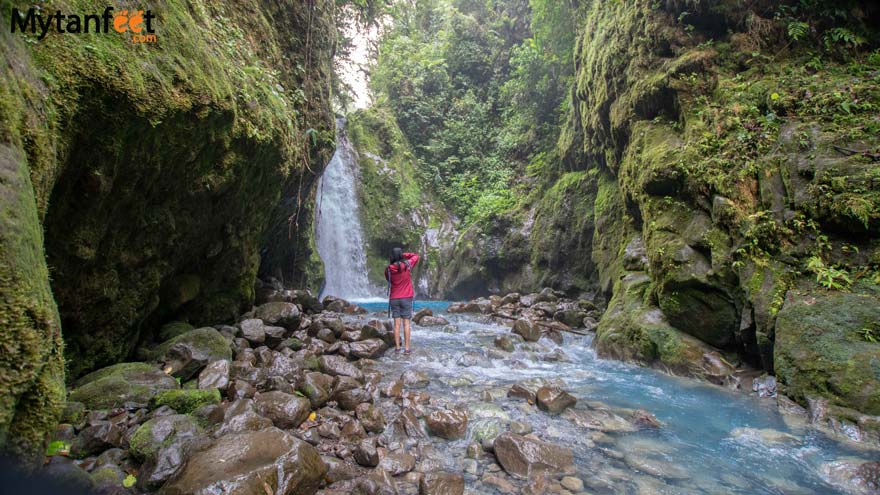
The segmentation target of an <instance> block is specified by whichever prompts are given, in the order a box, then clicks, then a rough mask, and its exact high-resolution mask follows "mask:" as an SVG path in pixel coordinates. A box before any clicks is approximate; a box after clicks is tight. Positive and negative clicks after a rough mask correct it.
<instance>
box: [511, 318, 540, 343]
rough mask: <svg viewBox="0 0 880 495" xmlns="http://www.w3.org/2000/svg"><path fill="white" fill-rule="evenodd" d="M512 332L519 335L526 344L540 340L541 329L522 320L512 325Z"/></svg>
mask: <svg viewBox="0 0 880 495" xmlns="http://www.w3.org/2000/svg"><path fill="white" fill-rule="evenodd" d="M512 332H513V333H515V334H517V335H519V336H520V337H522V338H523V339H525V340H526V341H527V342H537V341H538V340H539V339H540V338H541V329H540V328H538V326H537V325H535V324H533V323H532V322H531V321H529V320H526V319H524V318H520V319H519V320H516V322H515V323H514V324H513V330H512Z"/></svg>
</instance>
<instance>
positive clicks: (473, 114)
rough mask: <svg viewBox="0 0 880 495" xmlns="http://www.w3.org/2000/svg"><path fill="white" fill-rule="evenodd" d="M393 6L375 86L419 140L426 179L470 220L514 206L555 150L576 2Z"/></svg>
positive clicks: (470, 0)
mask: <svg viewBox="0 0 880 495" xmlns="http://www.w3.org/2000/svg"><path fill="white" fill-rule="evenodd" d="M391 15H392V16H393V18H394V20H395V24H394V28H393V29H391V30H390V31H389V32H388V33H386V34H385V35H384V37H383V38H382V39H381V41H380V43H379V59H378V62H377V64H376V67H375V69H374V70H373V73H372V85H373V88H374V91H375V92H376V93H377V94H378V98H379V101H380V102H381V103H382V104H387V106H388V107H390V109H391V110H392V111H393V112H394V115H395V116H396V118H397V122H398V124H399V125H400V129H401V130H402V131H403V134H404V135H405V136H406V138H407V140H408V141H409V143H410V144H411V145H412V147H413V151H414V153H415V155H416V159H417V170H418V171H419V173H420V179H422V183H423V184H425V185H430V186H431V187H432V188H433V189H434V190H435V191H436V193H437V194H438V196H439V198H440V199H441V201H442V202H443V203H444V204H445V205H447V206H448V207H449V208H450V209H451V211H452V213H453V214H455V215H457V216H458V217H459V218H461V219H463V220H464V222H465V224H470V223H482V222H486V221H487V220H489V219H491V218H492V217H494V216H497V215H500V214H502V213H504V212H505V211H508V210H510V209H511V208H512V207H513V206H514V205H515V204H516V200H515V195H516V192H514V191H516V189H514V188H513V185H514V183H515V179H516V177H517V176H518V175H519V174H520V173H522V172H523V171H524V170H525V168H526V165H528V164H529V163H539V162H540V161H542V158H540V157H541V156H542V155H541V154H542V153H548V152H550V153H552V152H554V150H555V147H554V144H555V139H556V129H557V125H558V122H559V120H560V118H561V115H562V113H563V110H564V108H565V105H566V102H567V100H566V99H565V96H566V95H567V91H568V86H569V82H570V79H571V75H572V70H573V68H572V66H571V64H570V62H569V61H570V60H571V53H572V50H573V48H574V45H573V40H574V32H575V31H574V30H575V11H574V10H572V8H571V7H569V5H568V3H567V2H552V1H546V0H532V1H531V2H529V1H527V0H516V1H506V2H502V1H499V0H488V1H474V0H455V1H452V2H413V3H412V4H410V3H401V4H399V5H398V6H396V7H395V8H394V9H392V11H391ZM535 167H537V165H536V166H533V169H534V168H535Z"/></svg>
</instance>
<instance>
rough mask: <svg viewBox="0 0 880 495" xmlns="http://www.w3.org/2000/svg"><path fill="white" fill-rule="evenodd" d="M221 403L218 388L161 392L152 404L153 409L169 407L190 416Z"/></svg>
mask: <svg viewBox="0 0 880 495" xmlns="http://www.w3.org/2000/svg"><path fill="white" fill-rule="evenodd" d="M219 403H220V391H219V390H217V389H216V388H212V389H208V390H193V389H183V390H166V391H164V392H159V393H158V394H156V396H155V397H154V398H153V400H152V401H151V402H150V405H151V406H152V407H153V408H156V407H159V406H168V407H170V408H171V409H174V410H175V411H177V412H178V413H180V414H189V413H191V412H193V411H195V410H196V409H198V408H200V407H202V406H206V405H209V404H219Z"/></svg>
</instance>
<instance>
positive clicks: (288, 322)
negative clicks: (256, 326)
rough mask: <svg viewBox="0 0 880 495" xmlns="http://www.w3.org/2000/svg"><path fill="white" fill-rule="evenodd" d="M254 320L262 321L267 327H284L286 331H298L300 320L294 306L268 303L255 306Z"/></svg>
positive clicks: (291, 304) (282, 303)
mask: <svg viewBox="0 0 880 495" xmlns="http://www.w3.org/2000/svg"><path fill="white" fill-rule="evenodd" d="M254 318H259V319H261V320H263V322H265V323H266V324H267V325H272V326H279V327H284V328H286V329H288V330H299V322H300V319H301V318H302V316H301V314H300V311H299V308H297V307H296V304H293V303H286V302H270V303H266V304H263V305H261V306H257V309H255V310H254Z"/></svg>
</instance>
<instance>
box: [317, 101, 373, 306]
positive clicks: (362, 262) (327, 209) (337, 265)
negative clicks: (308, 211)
mask: <svg viewBox="0 0 880 495" xmlns="http://www.w3.org/2000/svg"><path fill="white" fill-rule="evenodd" d="M358 176H359V171H358V163H357V152H356V151H355V150H354V148H353V147H352V145H351V142H349V140H348V136H347V134H346V132H345V119H343V118H338V119H336V152H335V153H334V154H333V158H332V159H331V160H330V163H329V164H328V165H327V168H326V169H324V173H323V175H321V178H320V179H319V180H318V195H317V198H316V202H317V207H316V209H315V236H316V240H317V244H318V254H319V255H320V256H321V260H322V261H323V262H324V289H323V290H322V291H321V297H322V298H323V297H324V296H336V297H341V298H343V299H362V298H366V297H370V296H373V295H375V293H376V291H375V290H374V289H373V288H372V287H371V286H370V281H369V280H368V279H367V255H366V252H365V251H364V233H363V229H362V228H361V220H360V211H359V207H358V198H357V194H358V192H357V180H358Z"/></svg>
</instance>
